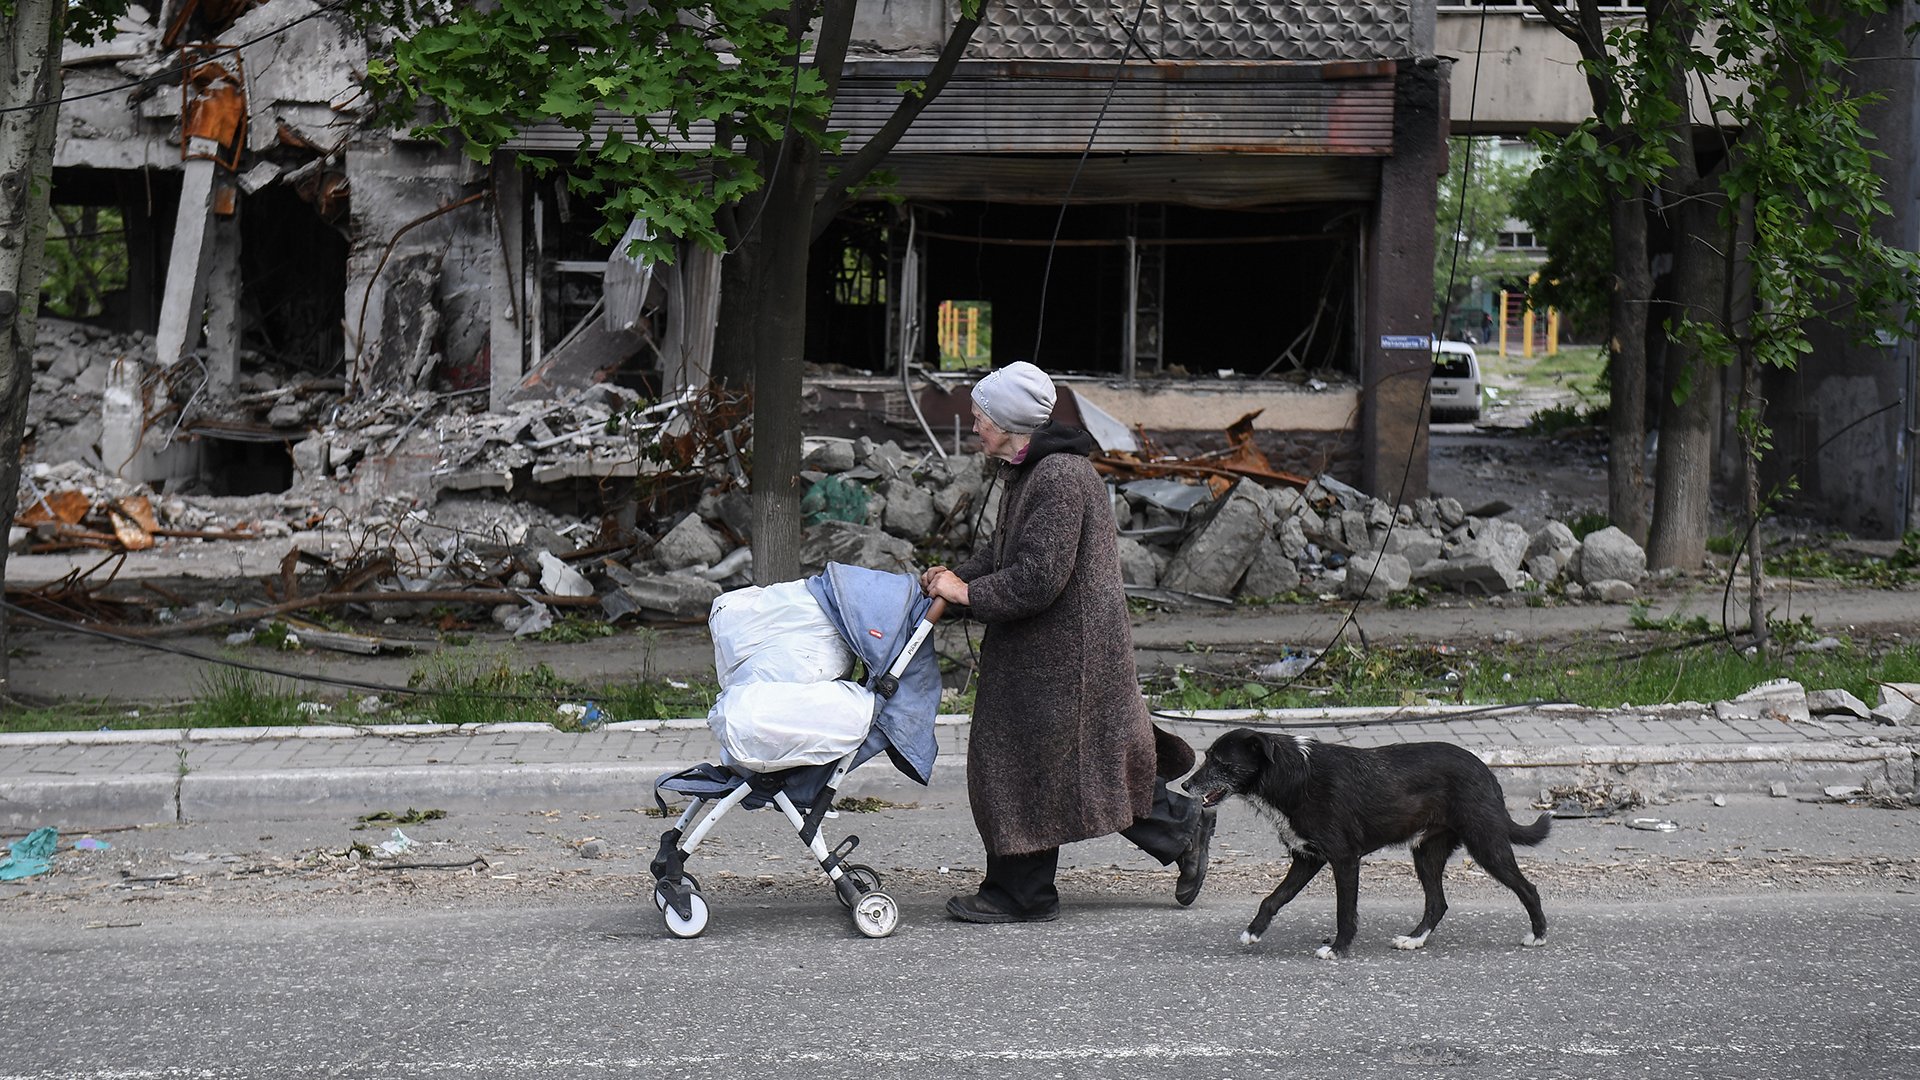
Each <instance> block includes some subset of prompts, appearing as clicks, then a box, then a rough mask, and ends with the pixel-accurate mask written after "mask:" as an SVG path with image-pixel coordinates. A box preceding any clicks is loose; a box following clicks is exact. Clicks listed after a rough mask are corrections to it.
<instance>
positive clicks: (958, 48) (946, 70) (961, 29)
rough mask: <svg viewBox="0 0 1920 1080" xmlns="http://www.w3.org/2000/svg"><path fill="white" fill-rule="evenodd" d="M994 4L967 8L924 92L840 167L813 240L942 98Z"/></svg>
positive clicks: (910, 97)
mask: <svg viewBox="0 0 1920 1080" xmlns="http://www.w3.org/2000/svg"><path fill="white" fill-rule="evenodd" d="M992 2H993V0H980V7H979V10H978V11H976V12H975V13H974V14H972V15H967V14H964V9H963V13H962V15H961V17H960V21H959V22H956V23H954V24H953V32H952V33H951V34H948V35H947V43H946V44H945V45H944V46H942V47H941V49H940V57H939V59H937V60H935V61H934V62H933V69H932V70H931V71H929V72H927V79H926V82H925V83H924V84H923V85H922V86H921V88H920V92H919V93H918V94H913V93H909V94H907V95H905V96H904V97H902V98H901V99H900V104H899V105H898V106H897V107H896V108H895V109H894V110H893V115H892V116H889V117H887V122H886V123H884V124H882V125H880V130H879V131H876V132H874V135H873V138H871V139H869V140H867V142H866V145H864V146H862V147H861V148H860V149H859V151H858V152H856V153H855V154H854V155H853V157H852V158H850V159H848V160H847V162H846V163H845V164H843V165H841V166H840V168H839V171H838V172H837V173H836V174H835V175H834V178H833V180H832V181H831V182H830V183H828V185H827V190H826V192H825V193H824V194H822V195H821V196H820V201H819V202H817V203H815V204H814V208H813V238H814V239H815V240H818V239H820V236H821V235H822V234H823V233H825V232H826V230H827V227H828V226H829V225H831V224H832V223H833V219H834V216H835V215H836V214H838V213H839V212H840V211H841V210H842V209H843V208H844V207H845V206H846V205H847V200H848V198H849V196H850V193H851V192H852V191H853V189H854V188H855V187H857V186H858V185H859V184H860V183H862V182H863V181H865V180H866V178H867V177H868V176H869V175H871V174H872V173H873V170H874V169H876V168H878V167H879V165H880V162H881V161H883V160H885V158H886V156H887V155H888V154H889V153H891V152H892V150H893V148H894V146H896V145H897V144H898V143H899V142H900V136H902V135H904V134H906V131H907V128H908V127H909V126H911V125H912V124H913V121H914V118H915V117H918V116H919V115H920V110H922V109H924V108H926V107H927V103H928V102H930V101H932V100H933V99H934V98H936V97H938V96H939V95H940V91H941V90H943V89H945V87H946V85H947V80H948V79H950V78H952V76H953V72H954V69H956V68H958V67H959V66H960V58H961V57H962V56H964V55H966V51H967V43H968V42H969V41H971V40H972V39H973V32H974V30H976V29H978V28H979V26H980V20H981V19H982V18H983V17H985V15H986V13H987V5H988V4H990V3H992Z"/></svg>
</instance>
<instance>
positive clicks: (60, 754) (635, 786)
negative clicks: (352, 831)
mask: <svg viewBox="0 0 1920 1080" xmlns="http://www.w3.org/2000/svg"><path fill="white" fill-rule="evenodd" d="M1187 715H1188V716H1189V717H1191V718H1190V719H1181V720H1171V719H1164V718H1163V719H1162V720H1161V721H1160V722H1161V723H1162V725H1163V726H1165V727H1168V728H1169V729H1171V730H1173V731H1175V732H1176V733H1178V734H1180V735H1181V736H1182V737H1184V738H1186V739H1187V740H1188V741H1189V742H1191V743H1192V744H1193V745H1194V746H1195V747H1196V748H1197V749H1204V748H1205V747H1206V746H1207V745H1208V744H1210V743H1211V741H1212V740H1213V738H1214V737H1216V736H1217V735H1219V734H1220V733H1221V732H1224V731H1227V730H1230V729H1231V728H1233V727H1236V726H1240V725H1242V724H1253V725H1261V726H1272V727H1275V728H1277V729H1279V730H1284V731H1288V732H1292V733H1298V734H1302V735H1310V736H1312V737H1314V738H1318V739H1322V740H1324V741H1329V742H1345V743H1350V744H1353V745H1361V746H1371V745H1381V744H1384V743H1392V742H1411V741H1419V740H1426V739H1435V740H1443V741H1447V742H1453V743H1458V744H1460V745H1462V746H1466V747H1468V748H1469V749H1472V750H1474V751H1475V752H1476V753H1478V754H1480V755H1481V757H1483V758H1484V759H1486V760H1487V761H1488V763H1489V764H1490V765H1492V766H1493V767H1494V769H1495V771H1496V773H1497V775H1499V776H1500V778H1501V780H1502V783H1503V784H1504V785H1505V786H1506V788H1507V791H1508V794H1509V795H1510V796H1512V797H1515V798H1531V797H1533V796H1534V795H1536V794H1537V793H1538V792H1539V791H1540V790H1541V789H1542V788H1546V787H1554V786H1560V785H1565V784H1574V783H1579V784H1588V785H1594V784H1603V783H1608V782H1616V783H1620V784H1624V785H1626V786H1628V787H1631V788H1634V789H1636V790H1638V791H1640V792H1642V793H1643V794H1648V795H1653V794H1674V795H1679V794H1697V793H1702V792H1722V791H1724V792H1734V791H1761V792H1764V791H1766V790H1768V788H1769V787H1770V786H1771V785H1773V784H1775V783H1784V784H1786V785H1788V788H1789V790H1790V791H1793V792H1794V793H1797V794H1811V793H1813V792H1816V791H1817V790H1818V789H1819V788H1821V787H1823V786H1825V785H1829V784H1862V783H1865V782H1867V781H1869V780H1876V781H1885V782H1887V783H1890V784H1892V785H1893V786H1894V787H1896V788H1898V789H1901V790H1909V789H1911V788H1913V787H1914V785H1915V780H1916V776H1915V756H1914V749H1915V746H1916V744H1920V730H1916V729H1914V728H1908V727H1900V728H1890V727H1881V726H1878V725H1875V724H1871V723H1868V722H1864V721H1860V722H1837V721H1833V720H1820V721H1815V722H1806V723H1784V722H1780V721H1771V720H1720V719H1718V718H1717V717H1715V716H1714V714H1713V712H1712V710H1711V709H1708V708H1703V707H1701V706H1697V705H1691V706H1670V707H1662V708H1658V709H1646V708H1643V709H1631V710H1617V711H1600V710H1591V709H1583V708H1577V707H1569V706H1542V707H1533V708H1520V709H1512V710H1504V711H1498V712H1488V711H1482V710H1462V709H1459V708H1453V709H1447V708H1422V709H1420V710H1417V711H1415V710H1380V709H1329V710H1311V711H1308V710H1297V711H1287V712H1276V713H1272V714H1267V715H1264V716H1263V715H1261V714H1254V713H1244V712H1218V713H1196V714H1187ZM937 731H938V736H939V742H940V754H941V756H940V760H939V763H938V764H937V766H936V769H935V776H934V784H933V786H934V787H935V788H938V789H942V790H946V791H964V790H965V760H966V742H967V735H968V731H969V724H968V719H967V718H966V717H964V716H944V717H941V718H940V720H939V722H938V727H937ZM716 754H717V747H716V745H715V743H714V741H713V738H712V736H711V735H710V734H709V733H708V731H707V728H706V723H705V721H704V720H699V719H689V720H669V721H657V722H648V721H635V722H624V723H617V724H612V725H609V726H608V727H606V728H603V729H600V730H597V731H593V732H588V733H568V732H560V731H555V730H554V729H552V728H550V727H548V726H546V725H544V724H498V725H481V726H471V725H469V726H465V727H446V726H433V725H392V726H381V727H366V728H351V727H321V726H314V727H307V728H251V729H231V728H229V729H202V730H192V731H179V730H173V731H133V732H76V733H59V734H44V735H42V734H33V735H22V734H0V825H4V826H6V827H7V828H9V829H11V830H16V831H17V830H19V829H23V828H33V827H37V826H40V825H56V826H59V827H61V828H62V830H63V831H66V830H70V829H75V828H104V827H107V826H112V825H129V824H144V823H150V822H167V821H221V820H243V819H250V818H262V817H289V816H301V815H305V814H319V813H339V812H343V811H351V812H353V813H364V812H367V811H369V810H373V809H400V808H404V807H406V806H415V807H423V808H424V807H427V806H449V805H458V804H462V803H476V802H479V803H491V802H496V801H501V800H515V801H518V802H530V803H534V804H536V805H559V804H564V803H567V802H569V801H571V800H585V799H605V798H616V799H630V800H631V801H632V804H633V805H640V804H642V803H645V802H647V801H649V800H650V798H651V787H652V782H653V780H654V778H655V777H656V776H658V775H659V774H661V773H662V772H666V771H669V770H672V769H677V768H683V767H685V766H688V765H692V764H695V763H697V762H700V761H706V760H714V759H715V755H716ZM916 790H919V789H918V788H917V785H914V784H912V782H911V781H909V780H907V779H906V778H905V777H903V776H901V775H900V774H899V773H898V772H896V771H894V770H893V769H891V768H890V767H888V765H887V763H886V762H885V761H884V760H879V761H875V762H873V763H870V764H868V765H867V766H865V767H863V768H861V769H860V770H858V771H856V772H855V773H854V774H853V775H852V776H851V777H850V778H849V783H848V785H847V787H846V788H845V789H844V792H845V794H848V795H874V796H880V797H892V796H894V795H895V794H896V793H900V794H903V795H905V797H908V798H910V797H911V793H912V792H913V791H916Z"/></svg>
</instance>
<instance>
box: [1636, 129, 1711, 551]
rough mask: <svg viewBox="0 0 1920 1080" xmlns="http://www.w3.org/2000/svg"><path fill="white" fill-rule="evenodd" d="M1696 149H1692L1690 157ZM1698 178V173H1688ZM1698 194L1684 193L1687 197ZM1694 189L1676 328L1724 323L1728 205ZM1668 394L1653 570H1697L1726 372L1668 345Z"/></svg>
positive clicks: (1687, 212) (1678, 254) (1676, 263)
mask: <svg viewBox="0 0 1920 1080" xmlns="http://www.w3.org/2000/svg"><path fill="white" fill-rule="evenodd" d="M1692 152H1693V150H1692V147H1691V146H1688V147H1686V153H1688V154H1691V153H1692ZM1688 171H1691V170H1688ZM1690 189H1693V188H1692V186H1691V185H1690V187H1689V188H1682V189H1681V190H1683V191H1684V190H1690ZM1693 190H1694V195H1693V197H1692V198H1689V199H1685V200H1683V201H1682V202H1680V204H1679V205H1678V206H1677V207H1676V208H1674V210H1673V211H1672V212H1673V213H1674V214H1675V215H1676V216H1677V219H1678V226H1679V227H1678V228H1677V229H1676V231H1675V236H1674V253H1673V283H1674V290H1673V291H1674V308H1673V312H1672V314H1671V315H1670V316H1669V317H1668V318H1669V323H1668V325H1669V327H1670V328H1671V327H1674V326H1677V325H1678V321H1679V320H1682V319H1687V320H1692V321H1694V322H1708V323H1715V324H1718V323H1719V322H1720V312H1721V295H1722V292H1723V284H1722V280H1723V279H1722V276H1721V275H1723V274H1725V273H1726V261H1725V254H1724V253H1723V252H1721V251H1720V250H1719V242H1720V239H1721V237H1722V236H1723V235H1724V232H1723V230H1722V229H1721V228H1720V226H1719V223H1718V217H1719V210H1720V207H1721V206H1722V205H1724V200H1722V199H1720V198H1718V197H1717V194H1708V193H1703V192H1700V191H1698V190H1697V189H1693ZM1667 355H1668V357H1669V362H1668V364H1667V378H1666V387H1665V390H1666V393H1665V394H1664V395H1662V397H1661V399H1660V456H1659V460H1658V462H1657V463H1656V465H1655V474H1654V499H1653V528H1652V531H1651V533H1650V534H1649V537H1648V543H1647V564H1648V565H1649V566H1651V567H1653V568H1655V569H1664V568H1666V567H1675V568H1678V569H1685V570H1692V569H1696V568H1698V567H1699V566H1700V565H1701V564H1702V563H1703V562H1705V561H1706V557H1707V531H1708V527H1709V523H1710V511H1711V510H1712V502H1713V500H1712V492H1713V433H1714V429H1715V428H1716V427H1717V425H1718V424H1719V418H1720V397H1721V395H1720V386H1721V382H1720V372H1719V371H1718V370H1717V369H1715V368H1714V366H1713V365H1712V364H1711V363H1710V362H1709V361H1708V360H1707V358H1706V357H1704V356H1703V355H1701V352H1700V350H1699V349H1698V348H1697V347H1695V346H1693V345H1690V344H1687V343H1686V342H1684V341H1676V342H1674V343H1672V344H1671V345H1669V346H1668V349H1667Z"/></svg>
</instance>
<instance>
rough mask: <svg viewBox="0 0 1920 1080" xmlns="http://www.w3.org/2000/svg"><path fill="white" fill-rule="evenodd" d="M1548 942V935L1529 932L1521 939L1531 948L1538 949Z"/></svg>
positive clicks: (1522, 943) (1524, 944)
mask: <svg viewBox="0 0 1920 1080" xmlns="http://www.w3.org/2000/svg"><path fill="white" fill-rule="evenodd" d="M1546 943H1547V935H1545V934H1528V935H1527V936H1526V937H1523V938H1521V939H1520V944H1521V945H1522V946H1524V947H1525V948H1529V949H1537V948H1539V947H1540V946H1542V945H1545V944H1546Z"/></svg>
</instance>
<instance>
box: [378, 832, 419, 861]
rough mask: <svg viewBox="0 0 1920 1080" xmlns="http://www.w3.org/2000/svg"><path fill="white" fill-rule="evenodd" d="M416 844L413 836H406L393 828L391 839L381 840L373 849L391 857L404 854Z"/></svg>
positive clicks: (379, 853)
mask: <svg viewBox="0 0 1920 1080" xmlns="http://www.w3.org/2000/svg"><path fill="white" fill-rule="evenodd" d="M416 846H417V841H415V840H414V839H413V837H411V836H408V835H407V834H406V833H403V832H401V831H400V830H399V829H395V830H393V839H391V840H382V841H381V842H380V843H379V844H378V845H376V846H375V847H374V849H373V850H374V853H375V854H378V855H382V856H385V857H386V858H389V859H391V858H395V857H396V856H400V855H405V854H406V853H407V852H409V851H412V850H413V849H414V848H415V847H416Z"/></svg>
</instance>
